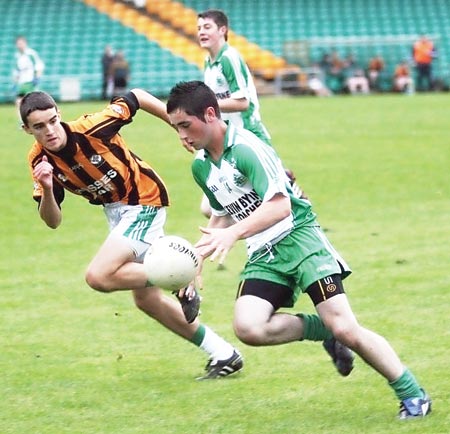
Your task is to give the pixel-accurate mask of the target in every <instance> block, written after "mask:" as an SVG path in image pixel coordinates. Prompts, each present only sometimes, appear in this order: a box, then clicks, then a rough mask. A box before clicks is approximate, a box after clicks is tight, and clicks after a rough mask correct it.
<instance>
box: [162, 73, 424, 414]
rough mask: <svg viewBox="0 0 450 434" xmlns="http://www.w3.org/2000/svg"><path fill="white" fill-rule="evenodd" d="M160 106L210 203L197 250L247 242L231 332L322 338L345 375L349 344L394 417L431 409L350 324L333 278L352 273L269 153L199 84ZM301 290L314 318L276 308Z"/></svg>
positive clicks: (375, 341) (385, 346) (369, 336)
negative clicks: (385, 389)
mask: <svg viewBox="0 0 450 434" xmlns="http://www.w3.org/2000/svg"><path fill="white" fill-rule="evenodd" d="M167 113H168V115H169V119H170V122H171V124H172V125H173V126H174V127H175V128H176V130H177V131H178V135H179V137H180V139H181V141H182V143H186V144H188V145H189V146H191V147H193V148H194V149H195V150H197V151H198V153H197V156H196V158H195V160H194V161H193V163H192V173H193V177H194V179H195V181H196V182H197V184H198V185H199V186H200V187H201V189H202V190H203V192H204V193H205V194H206V195H207V197H208V199H209V201H210V203H211V207H212V215H211V217H210V220H209V223H208V226H207V227H205V228H201V231H202V233H203V235H202V237H201V238H200V240H199V241H198V242H197V244H196V247H197V248H198V251H199V254H200V255H201V257H202V258H207V257H210V259H211V260H216V259H217V260H218V261H219V263H223V261H224V259H225V257H226V255H227V253H228V252H229V251H230V249H231V248H232V247H233V245H234V244H235V243H236V242H237V241H238V240H241V239H243V240H245V241H246V244H247V253H248V260H247V263H246V264H245V267H244V269H243V271H242V274H241V282H240V284H239V291H238V297H237V300H236V303H235V314H234V321H233V326H234V330H235V333H236V335H237V337H238V338H239V339H240V340H241V341H242V342H244V343H246V344H248V345H254V346H263V345H276V344H284V343H288V342H294V341H297V340H313V341H323V342H324V346H325V349H326V350H327V351H328V352H329V354H330V355H331V357H332V358H333V361H334V362H335V364H336V366H337V368H338V370H339V369H340V368H341V369H342V366H344V367H347V368H348V369H347V371H348V372H344V373H343V372H341V371H340V372H341V373H343V374H344V375H348V373H350V371H351V368H352V362H353V360H352V358H351V357H347V356H349V355H351V352H350V350H348V348H347V347H349V348H351V349H352V350H353V351H355V352H356V353H357V354H358V355H359V356H360V357H361V358H362V359H363V360H364V361H365V362H366V363H368V364H369V365H370V366H371V367H372V368H373V369H375V370H376V371H377V372H379V373H380V374H381V375H383V377H384V378H386V380H387V381H388V383H389V385H390V386H391V387H392V388H393V390H394V392H395V394H396V396H397V398H398V399H399V400H400V413H399V418H400V419H408V418H413V417H421V416H425V415H427V414H428V413H430V412H431V400H430V398H429V397H428V395H427V394H426V393H425V391H424V390H423V389H422V388H421V387H420V385H419V384H418V382H417V381H416V379H415V378H414V376H413V375H412V373H411V372H410V371H409V370H408V369H407V368H405V366H404V365H403V364H402V362H401V361H400V359H399V357H398V356H397V354H396V353H395V351H394V350H393V349H392V347H391V346H390V344H389V343H388V342H387V341H386V340H385V339H384V338H383V337H381V336H380V335H378V334H376V333H374V332H372V331H370V330H367V329H366V328H364V327H362V326H360V325H359V323H358V321H357V319H356V318H355V315H354V314H353V312H352V309H351V307H350V304H349V301H348V299H347V295H346V294H345V292H344V287H343V285H342V280H343V279H344V278H345V277H347V276H348V275H349V274H350V272H351V271H350V269H349V267H348V265H347V264H346V263H345V261H344V260H343V258H342V257H341V256H340V255H339V254H338V253H337V252H336V250H335V249H334V248H333V247H332V245H331V244H330V242H329V241H328V240H327V238H326V236H325V234H324V233H323V232H322V230H321V228H320V226H319V224H318V222H317V220H316V215H315V213H314V212H313V211H312V207H311V203H310V202H309V201H308V200H306V199H302V198H297V197H295V195H293V194H292V190H291V187H290V185H289V183H288V182H286V177H285V175H284V169H283V166H282V164H281V161H280V159H279V157H278V156H277V154H276V152H275V150H274V149H273V148H271V147H269V146H266V145H265V144H264V142H262V141H261V140H260V139H258V137H256V136H255V135H254V134H252V133H251V132H249V131H248V130H245V129H242V128H238V127H236V126H234V125H233V124H232V123H231V122H228V123H227V122H224V121H223V120H222V119H221V115H220V108H219V105H218V102H217V99H216V97H215V94H214V92H213V91H212V90H211V89H210V88H208V86H206V85H205V83H203V82H201V81H191V82H185V83H179V84H178V85H176V86H175V87H174V88H173V89H172V90H171V93H170V96H169V99H168V102H167ZM301 292H305V293H307V294H308V295H309V297H310V298H311V300H312V302H313V304H314V306H315V308H316V311H317V315H307V314H301V313H300V314H297V315H291V314H288V313H281V312H277V311H278V309H279V308H281V307H291V306H293V305H294V303H295V302H296V300H297V298H298V296H299V295H300V293H301ZM339 342H341V343H342V344H344V345H345V346H344V345H341V344H339ZM341 363H342V364H343V365H340V364H341Z"/></svg>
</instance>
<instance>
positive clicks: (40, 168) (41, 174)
mask: <svg viewBox="0 0 450 434" xmlns="http://www.w3.org/2000/svg"><path fill="white" fill-rule="evenodd" d="M33 178H34V179H35V180H36V181H38V182H39V184H41V186H42V188H52V187H53V166H52V165H51V164H50V163H49V162H48V159H47V157H46V156H45V155H44V156H43V157H42V160H41V161H40V162H39V163H38V164H37V165H36V166H35V168H34V169H33Z"/></svg>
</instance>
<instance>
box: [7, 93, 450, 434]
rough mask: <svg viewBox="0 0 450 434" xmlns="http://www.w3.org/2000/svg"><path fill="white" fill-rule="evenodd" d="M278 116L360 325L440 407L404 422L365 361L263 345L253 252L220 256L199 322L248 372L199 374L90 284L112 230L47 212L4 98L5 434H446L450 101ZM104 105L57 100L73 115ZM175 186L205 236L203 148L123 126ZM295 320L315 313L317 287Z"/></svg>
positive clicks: (76, 208) (383, 101)
mask: <svg viewBox="0 0 450 434" xmlns="http://www.w3.org/2000/svg"><path fill="white" fill-rule="evenodd" d="M261 105H262V114H263V118H264V120H265V123H266V125H267V127H268V128H269V130H270V131H271V133H272V136H273V142H274V145H275V147H276V149H277V150H278V152H279V154H280V155H281V157H282V158H283V160H284V163H285V166H286V167H289V168H291V169H293V170H294V172H295V173H296V175H297V179H298V182H299V183H300V184H301V185H302V186H303V187H304V189H305V190H306V192H307V193H308V195H309V196H310V198H311V200H312V201H313V203H314V205H315V210H316V212H317V213H318V215H319V221H320V222H321V224H322V225H323V227H324V228H325V229H326V230H327V233H328V236H329V238H330V240H331V241H332V242H333V244H334V245H335V247H336V248H337V249H338V251H339V252H340V253H341V254H342V255H343V256H344V257H345V258H346V260H347V261H348V262H349V264H350V265H351V266H352V268H353V271H354V273H353V275H352V276H351V277H350V278H349V279H348V280H347V281H346V282H345V284H346V290H347V293H348V295H349V298H350V301H351V303H352V306H353V309H354V311H355V313H356V314H357V317H358V318H359V321H360V322H361V323H362V324H364V325H365V326H367V327H369V328H372V329H373V330H375V331H377V332H379V333H380V334H382V335H384V336H385V337H386V338H387V339H388V340H389V341H390V342H391V343H392V345H393V346H394V348H395V349H396V350H397V351H398V353H399V354H400V356H401V358H402V360H403V361H404V363H405V364H406V365H408V366H409V367H410V368H411V369H412V371H413V372H414V373H415V375H416V377H417V378H418V379H419V380H420V382H421V383H422V384H423V385H424V387H426V389H427V391H428V393H429V394H430V395H431V396H432V398H433V401H434V408H433V413H432V414H431V416H430V417H428V418H426V419H424V420H419V421H411V422H406V423H405V422H399V421H397V420H396V418H395V416H396V413H397V401H396V399H395V397H394V395H393V393H392V392H391V390H390V388H388V387H387V385H386V384H385V381H384V379H382V378H381V377H380V376H378V375H376V374H375V373H374V372H373V371H372V370H371V369H369V368H368V367H367V366H366V365H364V363H363V362H362V361H361V360H359V359H357V361H356V368H355V370H354V371H353V372H352V374H351V376H350V377H348V378H342V377H339V376H338V375H337V373H336V372H335V371H334V368H333V366H332V365H331V362H330V361H329V359H328V357H327V355H326V354H325V352H324V351H323V349H322V348H321V345H320V344H314V343H298V344H290V345H284V346H278V347H270V348H251V347H246V346H244V345H243V344H241V343H239V342H238V341H237V339H236V338H235V337H234V335H233V332H232V328H231V318H232V313H233V299H234V295H235V291H236V286H237V277H238V273H239V270H240V268H241V265H242V263H243V261H244V259H245V252H244V248H243V245H242V244H241V245H239V246H237V247H236V248H235V249H234V251H233V252H231V254H230V255H229V257H228V259H227V263H226V268H225V270H221V271H217V270H216V267H215V265H213V264H208V265H207V266H206V269H205V273H204V281H205V290H204V292H203V297H204V301H203V307H202V311H203V314H202V320H203V321H204V322H205V323H207V324H208V325H210V326H211V327H212V328H214V329H215V330H216V331H217V332H219V333H220V334H222V335H223V336H225V337H226V338H228V339H229V340H230V341H232V342H233V343H234V344H235V345H237V346H238V347H239V348H240V349H241V351H242V352H243V355H244V357H245V361H246V366H245V369H244V372H242V373H241V374H240V375H238V376H236V377H235V378H229V379H225V380H222V381H211V382H196V381H195V380H194V378H195V377H196V376H198V375H199V374H201V372H202V369H203V366H204V363H205V362H206V357H205V356H204V354H202V352H201V351H200V350H198V349H197V348H195V347H194V346H193V345H191V344H189V343H187V342H184V341H182V340H180V339H179V338H177V337H176V336H174V335H172V334H170V333H168V332H167V331H166V330H163V329H162V328H161V327H160V326H159V325H158V324H156V323H155V322H153V321H151V320H149V319H148V318H146V317H145V316H144V315H143V314H142V313H140V312H138V311H137V309H135V308H134V306H133V303H132V301H131V297H130V295H129V294H128V293H125V292H123V293H115V294H111V295H105V294H100V293H96V292H94V291H92V290H90V289H89V288H88V287H87V285H86V284H85V282H84V278H83V273H84V270H85V267H86V265H87V263H88V262H89V260H90V258H91V257H92V256H93V254H94V253H95V252H96V249H97V248H98V246H99V245H100V243H101V242H102V241H103V239H104V237H105V236H106V233H107V227H106V222H105V220H104V217H103V215H102V210H101V208H98V207H93V206H90V205H89V204H88V203H87V202H86V201H85V200H83V199H81V198H77V197H74V196H68V197H67V198H66V201H65V202H64V204H63V212H64V221H63V224H62V226H61V227H60V228H59V229H58V230H56V231H52V230H50V229H47V228H46V227H45V226H44V224H43V223H42V222H41V221H40V220H39V218H38V215H37V212H36V205H35V204H34V202H33V201H32V199H31V191H32V185H31V180H30V174H29V173H28V169H27V162H26V155H27V151H28V148H29V146H30V144H31V137H30V136H26V135H25V134H24V133H22V132H20V131H19V130H18V129H17V120H16V113H15V109H14V108H13V106H11V105H5V106H1V107H0V119H1V123H0V133H1V137H2V142H3V143H2V146H1V151H0V152H1V161H2V171H1V184H2V189H1V192H0V195H1V202H2V203H3V213H2V224H1V227H0V233H1V240H2V248H1V251H0V255H1V260H0V282H1V290H2V291H1V293H2V302H1V308H0V309H1V310H0V334H1V337H2V343H3V345H2V350H1V351H0V372H1V376H0V386H1V387H0V390H1V393H2V404H1V411H0V432H1V433H2V434H7V433H14V434H21V433H36V434H44V433H45V434H47V433H48V434H61V433H68V434H102V433H117V434H119V433H120V434H131V433H133V434H138V433H139V434H140V433H152V434H160V433H161V434H166V433H183V434H191V433H192V434H194V433H195V434H198V433H201V434H219V433H227V434H228V433H232V434H276V433H288V432H290V433H307V434H309V433H311V434H312V433H334V434H336V433H343V434H344V433H345V434H348V433H408V434H409V433H433V434H435V433H447V432H449V431H450V418H449V415H448V409H449V407H450V380H449V378H450V377H449V375H448V366H449V357H450V350H449V348H450V336H449V330H450V326H449V296H448V294H449V289H448V288H449V287H450V278H449V263H450V249H449V238H450V237H449V235H450V218H449V216H450V200H449V199H450V176H449V167H450V135H449V133H448V126H449V123H448V105H449V96H448V95H445V94H439V95H415V96H413V97H404V96H397V95H388V96H369V97H333V98H330V99H317V98H294V97H291V98H289V97H280V98H269V97H267V98H264V99H262V100H261ZM102 106H103V104H101V103H82V104H81V103H80V104H63V105H61V109H62V114H63V118H64V119H67V120H69V119H72V118H75V117H77V116H78V115H81V114H82V113H86V112H92V111H94V110H97V109H99V108H101V107H102ZM123 134H124V136H125V137H126V138H127V140H128V143H129V144H130V146H131V148H132V149H133V150H134V151H135V152H136V153H137V154H138V155H140V156H141V157H142V158H144V159H145V160H147V161H149V162H150V163H151V164H152V165H153V166H154V168H155V169H156V170H157V171H158V172H159V173H160V174H161V175H162V176H163V177H164V179H165V181H166V183H167V186H168V188H169V191H170V193H171V199H172V207H171V208H170V210H169V213H168V223H167V233H172V234H178V235H182V236H184V237H186V238H188V239H190V240H191V241H193V242H195V241H196V239H197V238H198V236H199V232H198V226H199V225H201V224H204V223H205V221H204V220H203V218H202V217H201V216H200V214H199V211H198V207H199V203H200V197H201V194H200V192H199V190H198V189H197V188H196V186H195V185H194V182H193V181H192V179H191V176H190V168H189V163H190V161H191V158H192V156H191V155H189V154H188V153H186V152H185V151H184V150H183V149H182V148H181V146H180V145H179V142H178V139H177V137H176V135H175V133H174V132H173V131H172V130H171V129H170V128H169V127H168V126H166V125H164V124H162V123H160V122H158V121H157V120H155V119H152V118H151V117H149V116H148V115H146V114H145V113H139V114H138V116H137V118H136V120H135V122H134V123H133V124H132V125H131V126H128V127H125V128H124V129H123ZM292 311H293V312H298V311H307V312H312V307H311V303H310V301H309V298H308V297H303V298H301V299H300V301H299V302H298V303H297V306H296V308H295V309H293V310H292Z"/></svg>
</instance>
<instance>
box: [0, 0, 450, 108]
mask: <svg viewBox="0 0 450 434" xmlns="http://www.w3.org/2000/svg"><path fill="white" fill-rule="evenodd" d="M211 7H214V8H220V9H222V10H224V11H225V12H226V13H227V14H228V16H229V18H230V23H231V29H232V30H233V32H232V34H231V36H230V42H231V44H232V45H235V46H236V48H238V50H239V51H241V53H242V55H243V56H244V58H245V60H246V61H247V63H248V64H249V66H250V68H251V70H252V71H253V73H254V74H255V76H256V78H257V83H258V89H259V90H260V92H261V93H263V92H266V93H281V92H286V91H287V92H289V91H292V90H299V89H300V90H301V87H302V83H304V81H305V77H306V76H307V74H308V71H309V68H310V66H311V65H312V64H313V63H315V62H317V61H319V59H320V57H321V55H322V53H323V52H324V51H330V50H337V51H338V52H339V53H340V54H341V55H342V56H345V55H346V54H347V53H349V52H351V53H353V55H354V56H355V57H356V59H357V60H358V62H359V63H360V64H361V65H363V66H364V65H367V62H368V60H369V58H371V57H372V56H374V55H375V54H377V53H379V54H381V55H382V56H383V58H384V60H385V62H386V66H387V68H386V70H385V71H384V72H383V77H384V87H383V90H390V86H391V77H392V71H393V68H394V67H395V65H396V64H397V63H399V62H400V61H401V60H403V59H407V60H411V48H412V44H413V42H414V41H415V40H416V39H417V38H418V37H419V36H420V35H422V34H426V35H427V36H429V37H430V38H431V39H432V40H433V41H434V43H435V44H436V47H437V49H438V53H439V56H438V57H437V59H436V60H435V61H434V63H433V71H434V77H435V78H436V83H437V85H436V88H437V89H439V90H448V87H449V84H450V67H449V60H450V1H449V0H278V1H276V2H275V1H271V0H246V1H238V0H184V1H172V0H147V1H145V0H128V1H123V0H7V1H6V0H2V1H1V2H0V14H1V17H2V26H1V27H0V47H1V49H0V57H1V61H0V102H10V101H12V100H13V89H12V77H11V75H12V69H13V64H14V51H15V45H14V40H15V37H16V36H17V35H19V34H23V35H24V36H25V37H26V38H27V39H28V42H29V46H30V47H32V48H34V49H35V50H37V51H38V53H39V54H40V56H41V58H42V59H43V61H44V62H45V64H46V69H45V72H44V76H43V79H42V82H41V89H42V90H45V91H48V92H50V93H51V94H53V95H54V96H55V98H57V99H60V100H70V99H71V98H72V99H75V100H77V99H81V100H87V99H99V98H100V96H101V81H102V70H101V62H100V59H101V56H102V53H103V49H104V46H105V45H106V44H110V45H111V46H112V47H113V48H114V49H115V50H117V49H122V50H123V51H124V53H125V56H126V58H127V59H128V61H129V63H130V66H131V82H130V87H142V88H144V89H147V90H149V91H151V92H152V93H153V94H155V95H157V96H160V97H164V96H166V95H167V93H168V91H169V90H170V88H171V87H172V86H173V84H174V83H175V82H177V81H179V80H190V79H200V78H201V77H202V72H201V71H202V64H203V58H204V56H205V52H204V51H203V50H201V49H200V48H199V47H198V46H197V43H196V40H195V34H196V14H197V12H198V11H202V10H204V9H207V8H211ZM328 85H329V86H331V87H332V86H333V83H328ZM78 86H79V92H75V94H74V92H73V90H74V87H75V88H77V87H78ZM334 86H335V84H334ZM334 90H337V91H339V90H340V89H334Z"/></svg>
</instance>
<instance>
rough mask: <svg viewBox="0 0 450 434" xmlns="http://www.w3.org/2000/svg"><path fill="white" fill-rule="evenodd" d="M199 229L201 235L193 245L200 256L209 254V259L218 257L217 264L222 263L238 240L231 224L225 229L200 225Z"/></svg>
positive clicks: (204, 256)
mask: <svg viewBox="0 0 450 434" xmlns="http://www.w3.org/2000/svg"><path fill="white" fill-rule="evenodd" d="M200 231H201V232H202V233H203V236H202V238H201V239H200V240H199V241H198V242H197V244H196V245H195V247H196V248H197V250H198V252H199V254H200V256H202V257H203V258H207V257H208V256H209V257H210V258H209V259H210V261H215V260H216V259H219V265H223V263H224V262H225V258H226V256H227V255H228V252H229V251H230V250H231V249H232V248H233V246H234V244H235V243H236V241H237V240H238V237H237V236H236V234H235V232H234V231H233V230H232V226H231V227H229V228H225V229H224V228H205V227H200Z"/></svg>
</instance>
